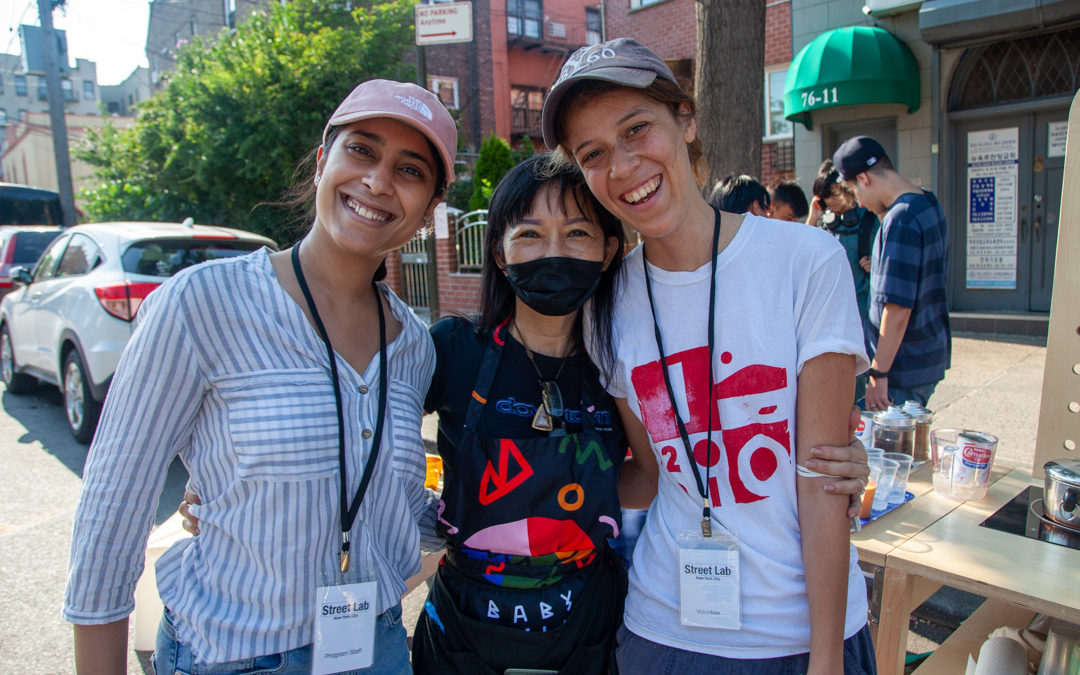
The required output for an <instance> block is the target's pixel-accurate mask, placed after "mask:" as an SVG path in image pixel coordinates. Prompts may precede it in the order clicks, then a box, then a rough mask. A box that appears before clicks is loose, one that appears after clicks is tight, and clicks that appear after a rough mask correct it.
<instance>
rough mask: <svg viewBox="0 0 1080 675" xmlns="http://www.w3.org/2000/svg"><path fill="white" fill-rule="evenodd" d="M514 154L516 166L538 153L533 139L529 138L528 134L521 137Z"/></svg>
mask: <svg viewBox="0 0 1080 675" xmlns="http://www.w3.org/2000/svg"><path fill="white" fill-rule="evenodd" d="M513 154H514V166H517V165H518V164H521V163H522V162H524V161H525V160H527V159H528V158H530V157H532V156H533V155H535V154H536V146H535V145H533V141H532V139H531V138H529V135H528V134H525V135H524V136H522V137H521V140H520V141H518V146H517V147H516V148H514V150H513Z"/></svg>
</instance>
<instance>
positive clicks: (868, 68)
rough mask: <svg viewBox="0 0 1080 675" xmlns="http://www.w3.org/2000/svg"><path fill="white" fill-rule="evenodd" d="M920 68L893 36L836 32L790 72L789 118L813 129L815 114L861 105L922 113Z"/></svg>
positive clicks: (862, 29) (805, 51)
mask: <svg viewBox="0 0 1080 675" xmlns="http://www.w3.org/2000/svg"><path fill="white" fill-rule="evenodd" d="M920 102H921V99H920V97H919V64H918V63H917V62H916V61H915V56H914V55H913V54H912V53H911V50H910V49H908V46H907V45H905V44H904V43H903V42H901V41H900V40H898V39H896V38H895V37H893V35H892V34H891V33H889V32H888V31H886V30H884V29H882V28H874V27H870V26H847V27H845V28H836V29H834V30H830V31H828V32H825V33H822V34H821V35H819V36H817V37H816V38H814V40H813V41H812V42H811V43H810V44H808V45H806V46H805V47H803V48H802V50H801V51H800V52H799V54H798V56H796V57H795V60H794V61H792V62H791V67H790V68H788V72H787V80H786V84H785V86H784V117H786V118H787V119H789V120H791V121H792V122H799V123H801V124H802V125H804V126H805V127H806V128H807V129H809V128H810V113H811V111H813V110H820V109H822V108H834V107H836V106H841V105H858V104H860V103H901V104H903V105H906V106H907V107H908V112H909V113H911V112H915V111H916V110H918V109H919V104H920Z"/></svg>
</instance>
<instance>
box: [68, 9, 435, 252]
mask: <svg viewBox="0 0 1080 675" xmlns="http://www.w3.org/2000/svg"><path fill="white" fill-rule="evenodd" d="M414 5H415V0H366V1H363V2H359V3H352V6H353V9H352V10H348V9H346V3H337V2H335V3H328V2H322V1H320V0H292V1H291V2H288V3H285V4H280V3H269V5H268V8H267V10H266V11H265V12H258V13H255V14H253V15H252V16H251V17H250V18H249V19H248V21H247V22H245V23H244V24H243V25H241V26H240V27H239V28H237V30H236V31H235V32H233V33H232V34H227V33H222V34H219V36H218V40H217V42H215V43H214V44H209V43H207V42H205V41H202V40H199V39H195V40H193V41H192V43H191V44H189V45H186V46H185V47H183V48H182V49H180V51H179V53H178V55H177V63H176V69H175V70H174V71H173V72H172V73H171V74H170V75H169V80H168V84H167V86H166V87H165V88H164V89H163V90H162V91H161V92H159V93H158V94H157V95H156V96H154V97H153V98H151V99H150V100H149V101H147V102H146V103H145V104H143V106H142V109H141V113H140V115H139V118H138V120H137V121H136V124H135V126H134V127H133V128H132V129H129V130H122V131H118V130H116V129H113V128H111V127H106V128H105V129H103V130H101V131H99V132H90V134H89V136H90V143H89V147H87V148H85V149H83V150H81V151H79V152H78V153H77V154H78V156H79V157H80V158H81V159H83V160H85V161H87V162H89V163H90V164H92V165H94V166H95V167H96V174H97V177H98V178H99V179H100V181H101V182H100V184H99V185H98V186H97V187H95V188H91V189H88V190H85V191H84V192H83V193H82V195H81V196H82V197H83V199H84V200H86V203H87V205H88V209H87V210H88V212H89V215H90V217H91V218H92V219H94V220H105V219H133V218H142V219H151V220H172V221H179V220H182V219H183V218H185V217H187V216H192V217H194V218H195V220H196V221H197V222H202V223H215V224H221V225H229V226H232V227H241V228H244V229H249V230H253V231H256V232H260V233H262V234H266V235H268V236H270V237H272V238H274V239H276V240H278V241H279V242H280V243H282V244H287V243H289V241H290V238H289V235H288V232H289V228H288V223H287V222H286V221H287V217H288V216H289V215H295V214H289V213H288V212H287V211H286V210H284V209H282V208H275V207H266V206H263V207H259V208H253V207H255V206H256V205H257V204H260V203H263V202H274V201H278V200H280V199H281V198H282V196H283V194H284V192H285V190H286V189H287V188H288V187H289V185H290V183H291V182H292V180H293V177H294V173H296V166H297V163H298V161H299V160H300V159H301V158H302V157H303V156H304V155H305V154H307V153H308V152H310V151H311V150H312V148H314V147H315V146H317V145H318V141H319V139H320V137H321V133H322V128H323V125H324V124H325V122H326V119H327V118H328V117H329V116H330V113H331V112H332V111H333V110H334V108H335V107H336V106H337V104H338V103H339V102H340V101H341V99H343V98H344V97H345V95H346V94H347V93H348V92H349V91H350V90H351V89H352V88H353V87H354V86H356V85H357V84H359V83H360V82H362V81H364V80H367V79H370V78H373V77H385V78H390V79H396V80H403V81H413V80H415V77H416V76H415V67H414V66H413V65H412V64H410V63H407V62H406V56H407V54H408V52H409V50H411V49H412V35H413V13H414V9H413V7H414ZM312 169H313V165H311V164H309V165H307V166H305V167H304V169H303V170H304V172H305V174H304V175H303V176H302V177H301V176H298V178H300V179H301V180H307V177H308V174H309V172H310V171H311V170H312Z"/></svg>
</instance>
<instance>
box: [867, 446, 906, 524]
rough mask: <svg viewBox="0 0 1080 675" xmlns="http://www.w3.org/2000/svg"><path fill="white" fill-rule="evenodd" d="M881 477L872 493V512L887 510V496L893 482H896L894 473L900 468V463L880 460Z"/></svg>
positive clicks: (890, 491) (891, 460)
mask: <svg viewBox="0 0 1080 675" xmlns="http://www.w3.org/2000/svg"><path fill="white" fill-rule="evenodd" d="M870 461H872V462H874V461H880V462H881V476H880V477H879V478H878V484H877V490H875V491H874V504H873V507H872V508H873V510H874V511H884V510H885V509H887V508H889V496H890V495H891V494H892V486H893V481H895V480H896V472H897V470H898V469H899V468H900V462H897V461H896V460H895V459H889V458H888V457H885V458H883V459H881V460H870Z"/></svg>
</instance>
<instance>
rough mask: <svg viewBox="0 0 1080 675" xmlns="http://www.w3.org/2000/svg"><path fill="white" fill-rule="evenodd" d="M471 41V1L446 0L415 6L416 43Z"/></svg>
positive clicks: (443, 43)
mask: <svg viewBox="0 0 1080 675" xmlns="http://www.w3.org/2000/svg"><path fill="white" fill-rule="evenodd" d="M455 42H472V3H471V2H448V3H439V4H435V5H417V6H416V44H418V45H445V44H452V43H455Z"/></svg>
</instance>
